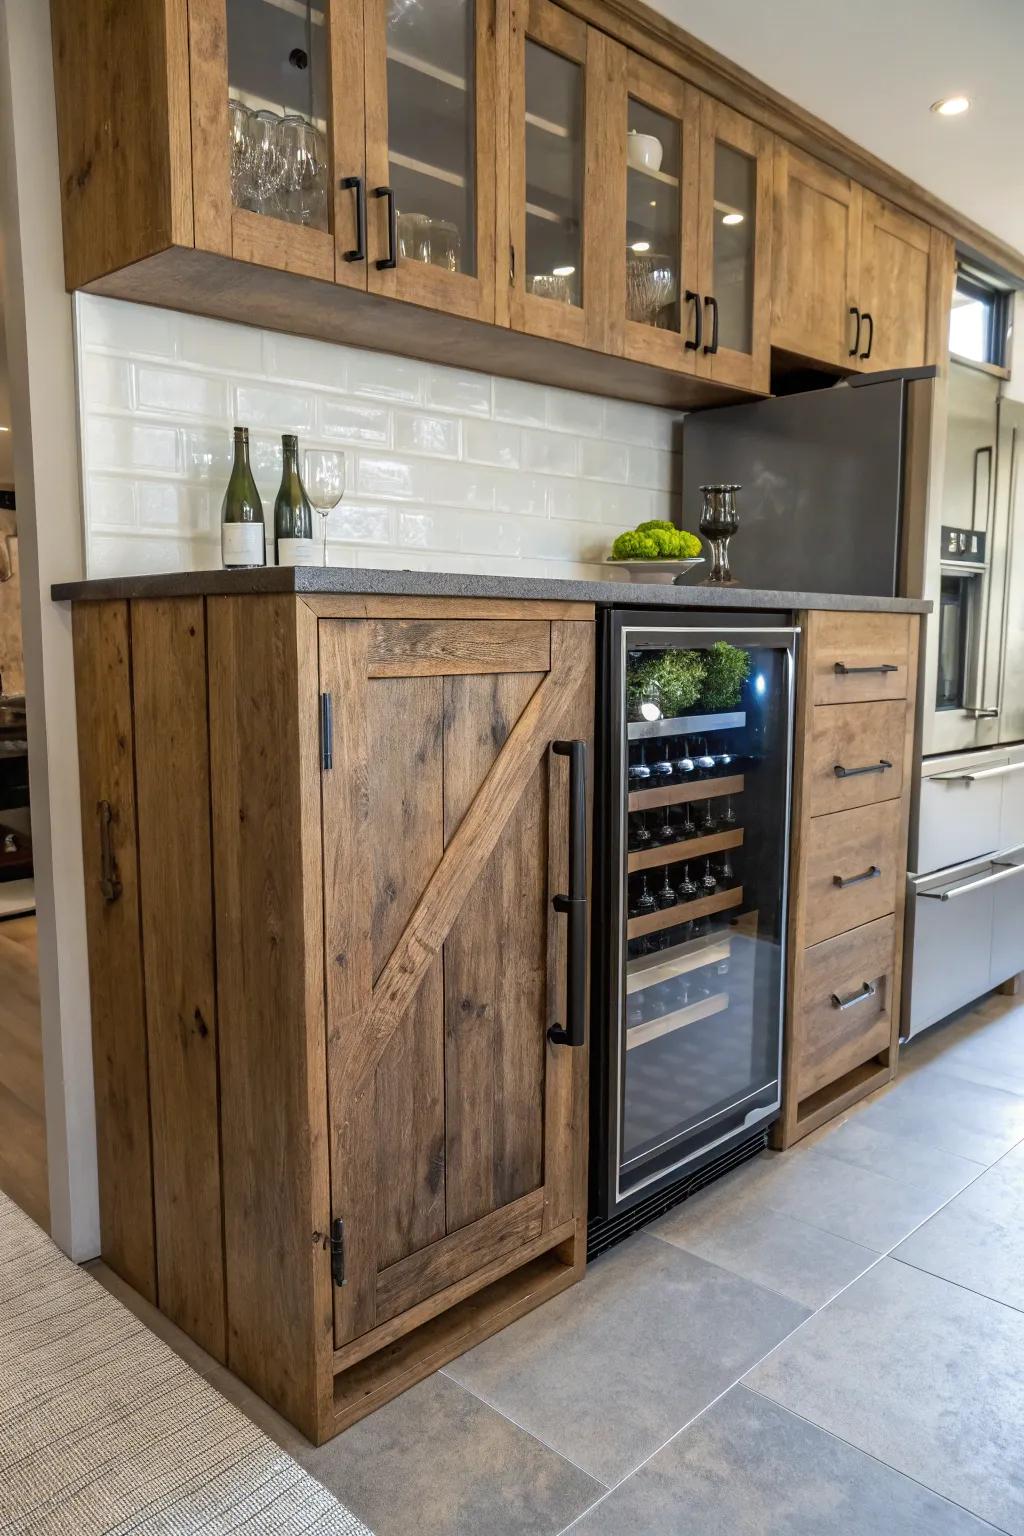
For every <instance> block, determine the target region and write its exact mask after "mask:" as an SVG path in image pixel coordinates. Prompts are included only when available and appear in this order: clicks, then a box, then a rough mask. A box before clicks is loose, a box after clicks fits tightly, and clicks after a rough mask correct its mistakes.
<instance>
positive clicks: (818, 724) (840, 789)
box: [806, 699, 908, 816]
mask: <svg viewBox="0 0 1024 1536" xmlns="http://www.w3.org/2000/svg"><path fill="white" fill-rule="evenodd" d="M907 708H908V706H907V703H906V700H904V699H883V700H878V701H876V702H873V703H871V704H820V705H818V707H817V708H816V709H815V710H814V711H813V717H812V721H811V740H810V745H809V751H808V776H807V780H806V783H807V804H808V809H809V812H810V814H811V815H812V816H824V815H827V814H828V813H829V812H830V811H846V810H851V809H852V808H853V807H854V806H858V805H874V804H876V803H877V802H878V801H879V800H897V799H899V796H900V795H901V793H902V792H903V753H904V746H905V740H906V729H907ZM886 764H887V765H888V766H884V765H886ZM838 768H845V769H846V773H845V775H844V774H840V773H837V772H836V770H837V769H838Z"/></svg>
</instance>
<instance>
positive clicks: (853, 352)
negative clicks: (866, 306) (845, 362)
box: [849, 304, 861, 357]
mask: <svg viewBox="0 0 1024 1536" xmlns="http://www.w3.org/2000/svg"><path fill="white" fill-rule="evenodd" d="M850 314H851V315H852V316H853V318H854V320H855V321H856V322H857V329H856V330H855V331H854V333H853V346H852V347H851V348H850V352H849V355H850V357H856V356H857V353H858V352H859V351H860V328H861V314H860V310H859V309H858V308H857V306H856V304H851V305H850Z"/></svg>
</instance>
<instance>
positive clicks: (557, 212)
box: [526, 38, 583, 305]
mask: <svg viewBox="0 0 1024 1536" xmlns="http://www.w3.org/2000/svg"><path fill="white" fill-rule="evenodd" d="M582 268H583V71H582V69H581V67H580V65H579V64H576V63H574V62H573V61H572V60H571V59H565V58H563V57H562V55H561V54H558V53H554V52H552V50H551V49H550V48H544V47H542V46H541V45H540V44H539V43H535V42H533V40H532V39H531V38H527V39H526V291H527V292H528V293H532V294H535V295H537V296H538V297H540V298H546V299H552V300H555V301H556V302H558V303H562V304H576V305H581V304H582V302H583V272H582Z"/></svg>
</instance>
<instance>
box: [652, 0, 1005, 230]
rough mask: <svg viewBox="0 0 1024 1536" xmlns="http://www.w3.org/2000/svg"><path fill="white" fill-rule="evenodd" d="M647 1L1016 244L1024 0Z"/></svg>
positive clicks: (976, 220) (958, 208)
mask: <svg viewBox="0 0 1024 1536" xmlns="http://www.w3.org/2000/svg"><path fill="white" fill-rule="evenodd" d="M649 3H650V4H652V5H653V7H654V9H655V10H657V11H660V12H661V13H662V15H664V16H667V17H669V18H670V20H672V21H674V22H676V23H677V24H678V25H679V26H681V27H685V28H686V30H687V31H688V32H692V33H693V34H694V36H696V37H698V38H700V39H701V40H702V41H703V42H706V43H708V44H710V46H711V47H712V48H717V50H718V51H719V53H723V54H725V56H726V57H727V58H729V59H732V60H733V62H734V63H737V64H741V65H742V66H743V67H744V69H748V70H749V71H750V73H751V74H753V75H756V76H757V77H758V78H759V79H760V80H763V81H764V82H765V83H766V84H768V85H771V86H773V87H774V88H775V89H776V90H777V91H781V92H782V93H783V95H785V96H788V97H789V98H790V99H791V100H792V101H795V102H797V103H798V104H799V105H800V106H802V107H805V108H806V109H807V110H808V111H809V112H813V113H815V114H816V115H817V116H818V117H820V118H823V119H824V121H825V122H828V123H831V124H832V126H833V127H835V128H838V129H839V130H840V132H842V133H845V134H846V135H847V136H848V137H849V138H851V139H853V140H854V141H855V142H856V143H858V144H861V145H863V147H864V148H865V149H869V150H871V151H872V153H873V154H876V155H878V156H879V158H880V159H882V160H885V161H887V162H888V163H889V164H890V165H892V166H894V167H895V168H896V169H897V170H899V171H902V172H904V174H905V175H907V176H910V177H912V178H913V180H914V181H916V182H919V183H920V184H921V186H923V187H927V188H928V189H929V191H931V192H934V193H935V194H936V195H937V196H938V197H941V198H942V199H943V201H945V202H947V203H949V204H950V206H951V207H953V208H956V209H957V210H959V211H960V212H961V213H964V214H966V215H967V216H968V217H969V218H971V219H973V220H974V221H975V222H976V223H978V224H980V225H982V227H983V228H985V229H987V230H989V231H991V232H992V233H993V234H995V235H998V236H1000V237H1001V238H1002V239H1003V240H1005V241H1007V242H1008V243H1009V244H1010V245H1012V246H1015V247H1016V248H1017V250H1021V251H1024V0H974V3H973V4H968V3H967V0H771V3H765V0H649ZM958 93H963V94H964V95H967V96H969V97H970V98H971V101H972V106H971V110H970V111H969V112H967V113H965V114H964V115H963V116H962V117H956V118H942V117H939V116H937V114H935V113H934V112H930V111H929V110H928V109H929V107H930V105H931V103H932V102H933V101H937V100H939V99H941V98H942V97H944V96H952V95H955V94H958Z"/></svg>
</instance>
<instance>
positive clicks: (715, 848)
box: [626, 827, 743, 875]
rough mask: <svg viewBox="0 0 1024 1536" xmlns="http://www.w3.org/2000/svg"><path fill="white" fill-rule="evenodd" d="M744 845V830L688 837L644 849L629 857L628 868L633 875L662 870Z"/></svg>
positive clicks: (737, 828)
mask: <svg viewBox="0 0 1024 1536" xmlns="http://www.w3.org/2000/svg"><path fill="white" fill-rule="evenodd" d="M742 844H743V828H742V827H734V828H733V829H732V831H730V832H710V833H709V834H708V835H707V837H687V838H684V839H683V840H682V841H681V842H678V843H663V844H662V845H661V846H660V847H658V848H644V849H642V850H641V851H638V852H636V853H631V854H629V855H628V857H627V860H626V868H627V869H628V870H629V873H630V874H631V875H633V874H635V873H636V872H637V870H640V869H660V868H661V866H662V865H663V864H682V863H684V862H685V861H686V860H687V859H700V858H703V857H705V856H706V855H707V854H711V853H725V851H726V850H727V849H729V848H739V847H741V846H742Z"/></svg>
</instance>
